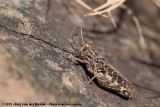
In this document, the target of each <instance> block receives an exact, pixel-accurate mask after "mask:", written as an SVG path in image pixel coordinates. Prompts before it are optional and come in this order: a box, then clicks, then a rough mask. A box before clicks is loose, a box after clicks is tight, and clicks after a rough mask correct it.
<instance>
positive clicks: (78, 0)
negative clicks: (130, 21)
mask: <svg viewBox="0 0 160 107" xmlns="http://www.w3.org/2000/svg"><path fill="white" fill-rule="evenodd" d="M76 1H77V2H78V3H79V4H80V5H82V6H83V7H85V8H86V9H88V10H90V11H93V12H97V11H96V10H93V9H92V8H91V7H90V6H89V5H87V4H86V3H84V2H83V1H82V0H76ZM99 15H101V16H103V17H105V18H109V17H108V16H106V15H104V14H99Z"/></svg>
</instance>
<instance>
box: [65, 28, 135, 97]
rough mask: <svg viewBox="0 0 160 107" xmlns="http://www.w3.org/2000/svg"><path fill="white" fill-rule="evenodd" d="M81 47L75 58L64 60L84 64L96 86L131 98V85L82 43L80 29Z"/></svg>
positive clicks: (88, 46)
mask: <svg viewBox="0 0 160 107" xmlns="http://www.w3.org/2000/svg"><path fill="white" fill-rule="evenodd" d="M81 37H82V46H81V47H80V48H79V49H76V48H75V47H74V46H73V45H72V44H71V45H72V47H73V48H74V49H75V50H78V53H79V55H78V57H77V58H76V57H75V58H74V57H73V58H67V57H65V56H63V57H65V58H67V59H74V60H77V61H79V62H81V63H84V64H85V66H86V68H87V70H88V71H89V72H90V73H91V74H92V76H93V77H92V78H91V80H90V81H89V82H91V81H92V80H93V79H96V80H97V82H98V84H99V85H100V86H101V87H103V88H104V89H107V90H112V91H114V92H116V93H118V94H119V95H121V96H123V97H125V98H131V96H132V90H133V89H134V87H133V85H132V84H131V83H130V82H129V81H128V80H127V79H126V78H125V77H123V76H122V75H121V74H120V73H119V72H118V71H117V70H116V69H115V68H114V67H113V66H112V65H111V64H110V63H109V62H108V61H107V60H106V59H104V58H103V57H102V56H101V55H100V54H98V53H97V52H96V51H95V50H94V49H93V48H92V46H91V44H90V43H84V41H83V35H82V29H81Z"/></svg>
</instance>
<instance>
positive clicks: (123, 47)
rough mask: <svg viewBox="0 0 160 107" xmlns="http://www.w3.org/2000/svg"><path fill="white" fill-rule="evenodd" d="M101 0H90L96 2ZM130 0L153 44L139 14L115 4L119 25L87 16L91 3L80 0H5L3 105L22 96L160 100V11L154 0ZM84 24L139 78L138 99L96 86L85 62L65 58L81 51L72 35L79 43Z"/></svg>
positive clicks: (89, 106) (104, 50) (138, 102)
mask: <svg viewBox="0 0 160 107" xmlns="http://www.w3.org/2000/svg"><path fill="white" fill-rule="evenodd" d="M101 1H103V0H99V1H98V0H97V1H96V0H94V2H91V0H90V1H89V0H88V1H87V3H88V4H90V5H92V6H96V5H95V3H99V4H98V5H100V3H101ZM126 4H127V5H128V6H129V7H130V8H131V9H132V10H133V12H134V13H135V15H136V16H137V17H138V19H139V20H140V23H141V26H142V29H143V33H144V38H145V42H146V48H145V49H142V48H141V46H140V43H139V37H138V34H137V30H136V27H135V25H134V23H133V21H132V17H131V16H129V15H127V13H126V12H125V11H124V10H122V9H116V10H115V11H113V16H114V18H115V20H116V22H117V24H118V27H117V28H114V27H113V25H112V23H111V21H110V20H109V19H104V18H102V17H100V16H93V17H85V18H83V17H82V16H83V14H84V13H85V12H86V10H85V9H84V8H83V7H81V6H80V5H79V4H78V3H77V2H76V1H74V0H72V1H71V0H0V102H1V106H5V105H6V104H11V103H12V104H14V103H15V102H18V103H19V102H21V103H30V102H31V103H35V102H37V103H40V102H45V103H47V104H48V103H49V102H51V103H54V104H56V103H57V104H65V103H67V104H73V103H75V104H81V105H79V106H82V107H114V106H117V107H128V106H129V107H135V106H136V107H151V106H152V107H156V106H159V105H160V91H159V90H160V78H159V77H160V61H159V59H160V51H159V50H160V39H159V38H160V35H159V34H160V27H159V26H160V21H159V19H160V14H159V12H160V11H159V8H157V7H156V6H155V5H154V4H153V3H152V2H151V1H149V0H147V1H146V0H141V1H134V2H133V1H132V2H131V1H128V2H127V3H126ZM143 5H144V6H143ZM148 6H149V7H150V8H147V7H148ZM80 23H82V25H83V33H84V40H85V41H86V42H91V43H92V45H93V47H94V48H95V50H97V51H99V52H100V53H101V54H102V55H103V56H104V57H105V58H106V59H107V60H108V61H109V62H110V63H111V64H112V65H114V66H115V68H117V69H118V70H119V71H120V72H121V73H122V74H123V75H124V76H125V77H126V78H127V79H128V80H129V81H131V82H132V83H133V84H134V86H135V91H134V93H133V98H132V99H129V100H125V99H123V98H121V97H119V96H118V95H116V94H114V93H111V92H108V91H106V90H103V89H101V88H100V87H98V86H97V84H96V83H94V82H93V83H91V84H90V85H89V86H88V85H87V82H88V78H87V77H88V76H87V71H85V69H84V68H83V66H81V65H80V64H77V62H76V61H69V60H66V59H64V58H63V57H61V55H65V56H67V57H74V56H75V52H74V50H73V49H72V46H71V45H70V43H69V42H68V40H72V41H73V44H75V46H79V45H78V44H79V43H80V42H81V41H80V39H79V37H80V36H79V35H80ZM32 106H33V105H32ZM47 106H48V107H50V106H51V105H47ZM47 106H46V107H47ZM69 106H73V105H69ZM74 106H76V105H74Z"/></svg>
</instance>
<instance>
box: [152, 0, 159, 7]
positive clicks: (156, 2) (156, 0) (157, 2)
mask: <svg viewBox="0 0 160 107" xmlns="http://www.w3.org/2000/svg"><path fill="white" fill-rule="evenodd" d="M152 1H153V2H154V3H155V4H156V5H157V6H158V7H159V8H160V0H152Z"/></svg>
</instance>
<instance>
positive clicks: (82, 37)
mask: <svg viewBox="0 0 160 107" xmlns="http://www.w3.org/2000/svg"><path fill="white" fill-rule="evenodd" d="M81 39H82V44H83V43H84V40H83V30H82V24H81Z"/></svg>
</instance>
